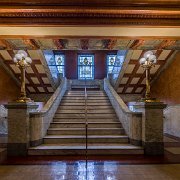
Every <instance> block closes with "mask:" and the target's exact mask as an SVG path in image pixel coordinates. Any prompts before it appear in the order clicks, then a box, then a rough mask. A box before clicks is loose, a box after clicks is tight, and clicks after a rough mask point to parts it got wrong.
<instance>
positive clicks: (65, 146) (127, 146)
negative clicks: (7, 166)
mask: <svg viewBox="0 0 180 180" xmlns="http://www.w3.org/2000/svg"><path fill="white" fill-rule="evenodd" d="M29 149H34V150H37V149H86V145H85V143H79V144H78V143H77V144H72V143H71V144H69V145H68V144H42V145H40V146H36V147H31V148H29ZM88 149H110V150H111V149H125V150H126V149H132V150H133V149H140V150H142V149H143V148H142V147H141V146H134V145H131V144H121V143H118V144H117V143H116V144H110V143H109V144H100V145H99V144H90V145H88Z"/></svg>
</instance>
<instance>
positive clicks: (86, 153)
mask: <svg viewBox="0 0 180 180" xmlns="http://www.w3.org/2000/svg"><path fill="white" fill-rule="evenodd" d="M84 97H85V108H84V110H85V128H86V152H85V156H86V179H87V165H88V164H87V161H88V159H87V155H88V152H87V151H88V149H87V148H88V147H87V146H88V121H87V88H86V77H85V87H84Z"/></svg>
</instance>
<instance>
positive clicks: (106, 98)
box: [87, 96, 109, 101]
mask: <svg viewBox="0 0 180 180" xmlns="http://www.w3.org/2000/svg"><path fill="white" fill-rule="evenodd" d="M94 99H95V100H97V101H99V100H109V98H108V97H107V96H103V97H102V96H87V100H94Z"/></svg>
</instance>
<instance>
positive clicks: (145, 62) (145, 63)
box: [139, 51, 157, 102]
mask: <svg viewBox="0 0 180 180" xmlns="http://www.w3.org/2000/svg"><path fill="white" fill-rule="evenodd" d="M156 62H157V59H156V56H155V55H154V54H153V52H152V51H147V52H146V53H144V56H143V58H141V59H140V60H139V63H140V64H141V67H143V68H144V69H145V71H146V94H145V98H142V101H146V102H152V101H156V99H155V98H151V86H150V70H151V68H152V67H155V64H156Z"/></svg>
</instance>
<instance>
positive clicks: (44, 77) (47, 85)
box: [0, 50, 55, 93]
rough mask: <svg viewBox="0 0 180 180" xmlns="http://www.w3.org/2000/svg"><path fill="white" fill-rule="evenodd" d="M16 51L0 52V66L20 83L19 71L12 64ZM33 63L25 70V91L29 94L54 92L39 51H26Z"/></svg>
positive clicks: (53, 86) (51, 79)
mask: <svg viewBox="0 0 180 180" xmlns="http://www.w3.org/2000/svg"><path fill="white" fill-rule="evenodd" d="M16 52H17V51H16V50H0V64H1V65H3V66H4V67H5V69H6V70H7V71H8V73H9V74H11V75H12V77H13V78H15V79H16V81H17V82H19V81H20V77H21V72H20V69H19V68H18V67H17V66H16V65H15V63H14V62H13V57H14V55H15V53H16ZM27 53H28V55H29V57H31V58H32V60H33V63H32V64H31V66H30V67H28V68H27V70H26V91H27V92H29V93H52V92H54V90H55V83H54V81H53V78H52V76H51V73H50V71H49V69H48V66H47V65H46V61H45V59H44V56H43V54H42V52H41V51H39V50H27Z"/></svg>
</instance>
